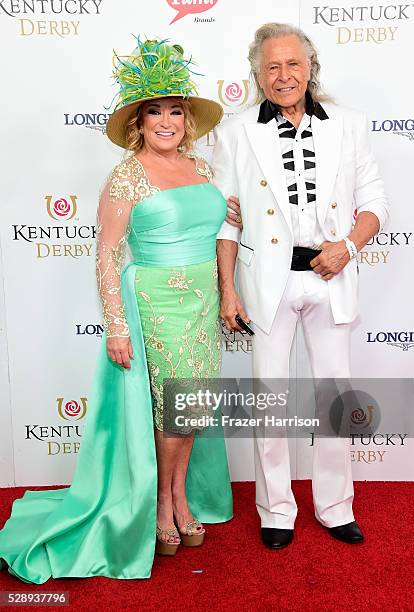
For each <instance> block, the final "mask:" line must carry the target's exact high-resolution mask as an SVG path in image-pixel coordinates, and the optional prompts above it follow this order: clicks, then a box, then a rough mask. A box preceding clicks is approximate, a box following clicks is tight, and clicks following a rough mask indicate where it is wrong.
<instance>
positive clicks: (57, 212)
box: [45, 195, 77, 221]
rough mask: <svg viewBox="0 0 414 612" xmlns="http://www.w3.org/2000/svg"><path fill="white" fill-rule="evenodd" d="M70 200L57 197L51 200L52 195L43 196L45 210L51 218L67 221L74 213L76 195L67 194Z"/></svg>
mask: <svg viewBox="0 0 414 612" xmlns="http://www.w3.org/2000/svg"><path fill="white" fill-rule="evenodd" d="M69 198H70V201H69V200H68V199H67V198H58V199H57V200H53V198H52V196H45V200H46V207H47V212H48V214H49V216H50V217H52V219H57V220H59V221H60V220H62V219H64V220H65V221H68V220H69V219H73V217H74V216H75V214H76V210H77V204H76V200H77V197H76V196H74V195H71V196H69Z"/></svg>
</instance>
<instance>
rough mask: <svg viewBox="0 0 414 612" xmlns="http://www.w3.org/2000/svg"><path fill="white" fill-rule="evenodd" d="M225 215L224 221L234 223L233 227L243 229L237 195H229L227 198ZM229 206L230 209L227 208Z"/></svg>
mask: <svg viewBox="0 0 414 612" xmlns="http://www.w3.org/2000/svg"><path fill="white" fill-rule="evenodd" d="M227 206H228V209H227V215H226V221H227V223H229V224H230V225H234V226H235V227H238V228H239V229H243V221H242V218H241V213H240V201H239V198H238V197H237V196H233V195H232V196H229V197H228V198H227ZM229 208H231V211H230V210H229Z"/></svg>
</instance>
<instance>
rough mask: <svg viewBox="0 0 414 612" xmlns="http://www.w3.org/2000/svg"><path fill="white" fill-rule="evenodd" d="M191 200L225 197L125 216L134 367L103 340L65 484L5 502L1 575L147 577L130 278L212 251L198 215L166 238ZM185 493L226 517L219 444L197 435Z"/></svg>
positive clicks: (152, 469) (147, 405)
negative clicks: (119, 360)
mask: <svg viewBox="0 0 414 612" xmlns="http://www.w3.org/2000/svg"><path fill="white" fill-rule="evenodd" d="M163 193H164V195H163V196H162V195H161V194H163ZM195 197H196V198H198V201H197V204H200V201H199V200H201V205H202V206H203V199H204V200H205V202H204V204H205V205H206V206H210V205H212V202H213V205H214V201H215V200H216V204H217V205H219V206H220V207H221V212H222V214H225V212H224V213H223V206H224V210H225V201H224V199H223V198H222V196H221V195H220V194H219V192H218V191H217V190H216V189H215V187H213V186H212V185H209V184H203V185H194V186H187V187H183V188H177V189H172V190H167V192H160V193H159V194H158V193H157V194H155V195H153V196H150V197H149V198H147V199H146V200H143V201H142V202H141V203H140V204H139V206H138V205H137V206H136V207H135V209H134V211H133V214H132V220H131V222H132V229H133V230H135V231H133V232H132V233H131V234H130V237H129V242H130V246H131V249H132V253H133V257H134V261H133V262H132V263H130V264H128V265H127V266H126V267H125V268H124V270H123V272H122V276H121V282H122V296H123V301H124V304H125V313H126V317H127V321H128V325H129V328H130V332H131V341H132V345H133V350H134V359H133V360H131V369H130V370H124V369H123V368H121V367H120V366H118V365H115V364H114V363H113V362H112V361H111V360H110V359H109V358H108V356H107V353H106V337H105V334H104V335H103V337H102V340H101V346H100V352H99V356H98V362H97V368H96V372H95V376H94V379H93V385H92V391H91V395H90V399H89V402H88V414H87V419H86V422H85V427H84V432H83V437H82V444H81V449H80V452H79V455H78V459H77V464H76V468H75V473H74V477H73V482H72V484H71V486H70V487H67V488H64V489H57V490H46V491H26V492H25V494H24V496H23V497H22V498H21V499H17V500H16V501H15V502H14V504H13V508H12V514H11V517H10V519H9V520H8V521H7V523H6V524H5V526H4V528H3V529H2V530H1V531H0V560H3V561H4V562H5V563H6V565H7V566H8V571H9V573H10V574H12V575H15V576H17V577H18V578H20V580H22V581H25V582H32V583H37V584H42V583H44V582H45V581H46V580H48V579H49V578H50V577H53V578H60V577H89V576H106V577H110V578H125V579H133V578H148V577H149V576H150V575H151V568H152V564H153V559H154V549H155V527H156V500H157V468H156V454H155V443H154V430H153V415H152V400H151V393H150V385H149V377H148V370H147V363H146V357H145V348H144V340H143V334H142V328H141V322H140V315H139V310H138V307H137V301H136V296H135V288H134V279H135V271H136V265H137V263H139V264H140V265H165V266H168V265H172V263H176V264H177V265H184V264H183V262H184V261H185V265H187V264H190V263H197V261H198V262H201V261H202V260H204V261H205V260H206V259H205V258H206V257H207V258H208V257H210V255H211V253H213V249H212V240H211V239H210V241H208V240H206V241H204V244H202V243H203V241H202V239H201V238H200V236H199V237H198V240H197V239H195V238H196V235H197V227H199V228H202V227H204V230H205V228H206V223H208V215H207V216H206V217H205V218H204V217H203V214H204V213H203V212H202V208H201V212H200V214H201V219H198V221H197V222H196V223H194V235H193V236H192V238H191V240H190V242H189V241H188V240H187V238H188V236H187V237H186V236H184V235H182V234H181V235H180V233H179V232H176V235H175V239H174V236H173V234H174V227H175V224H176V223H177V221H179V219H178V217H179V215H180V214H184V215H187V217H188V214H189V213H190V211H191V209H192V208H193V209H194V198H195ZM177 198H178V200H177ZM219 198H221V200H222V202H221V204H219ZM151 200H152V202H150V201H151ZM163 200H165V201H163ZM157 201H163V202H162V206H161V207H158V210H157V214H158V215H161V218H162V219H164V221H167V222H166V223H165V224H164V226H163V227H164V238H163V237H162V233H161V234H160V233H159V232H160V230H158V235H157V231H156V230H154V229H152V230H151V227H154V219H152V221H151V220H149V217H150V216H151V215H152V214H155V212H154V209H155V207H154V208H153V209H152V210H151V207H150V204H154V202H155V203H156V202H157ZM223 202H224V204H223ZM164 205H165V206H164ZM141 206H142V209H141ZM177 206H178V209H177ZM197 208H198V209H199V210H200V207H199V206H198V207H197ZM177 215H178V217H177ZM145 218H146V220H147V221H149V223H147V225H146V224H145ZM155 221H156V222H155V225H156V224H157V220H155ZM188 221H189V219H188V218H187V222H188ZM168 228H169V229H168ZM141 232H144V234H145V236H144V234H142V235H141V240H140V245H141V247H142V249H143V250H141V251H138V248H137V242H136V238H137V235H138V234H140V233H141ZM204 234H205V231H204ZM216 234H217V230H215V234H214V233H213V234H212V237H213V238H214V253H215V235H216ZM146 238H148V239H146ZM134 241H135V242H134ZM190 243H191V244H190ZM151 244H153V248H152V247H151V246H149V245H151ZM160 244H161V247H160ZM142 245H144V246H142ZM177 245H178V246H177ZM151 248H152V251H151ZM151 254H152V255H151ZM213 256H214V255H213ZM207 434H208V432H207ZM186 486H187V495H188V500H189V504H190V508H191V511H192V512H193V514H194V516H196V517H197V518H198V519H199V520H200V521H202V522H204V523H219V522H224V521H227V520H229V519H230V518H231V517H232V512H233V507H232V494H231V485H230V479H229V473H228V466H227V457H226V450H225V444H224V439H223V438H222V437H219V438H218V437H215V436H211V437H209V436H208V435H204V434H203V433H202V434H200V435H196V437H195V441H194V446H193V451H192V454H191V458H190V463H189V468H188V474H187V483H186Z"/></svg>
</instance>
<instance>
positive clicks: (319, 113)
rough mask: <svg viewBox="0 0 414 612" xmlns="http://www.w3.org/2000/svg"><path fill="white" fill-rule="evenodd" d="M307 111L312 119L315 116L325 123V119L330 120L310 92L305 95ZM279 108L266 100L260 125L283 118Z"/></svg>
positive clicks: (260, 115)
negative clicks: (279, 117)
mask: <svg viewBox="0 0 414 612" xmlns="http://www.w3.org/2000/svg"><path fill="white" fill-rule="evenodd" d="M305 110H306V114H307V115H309V116H310V117H312V115H315V117H317V118H318V119H320V120H321V121H323V120H324V119H329V117H328V115H327V114H326V111H325V109H324V108H323V107H322V106H321V104H320V103H319V102H314V101H313V99H312V96H311V95H310V93H309V92H308V91H306V94H305ZM281 115H282V113H281V112H280V109H279V107H278V106H277V105H276V104H273V102H271V101H270V100H264V101H263V102H262V103H261V105H260V109H259V116H258V118H257V122H258V123H269V121H271V120H272V119H277V117H278V116H281Z"/></svg>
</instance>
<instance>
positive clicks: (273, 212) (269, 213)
mask: <svg viewBox="0 0 414 612" xmlns="http://www.w3.org/2000/svg"><path fill="white" fill-rule="evenodd" d="M267 214H268V215H274V214H275V211H274V210H273V208H269V209H268V210H267Z"/></svg>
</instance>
